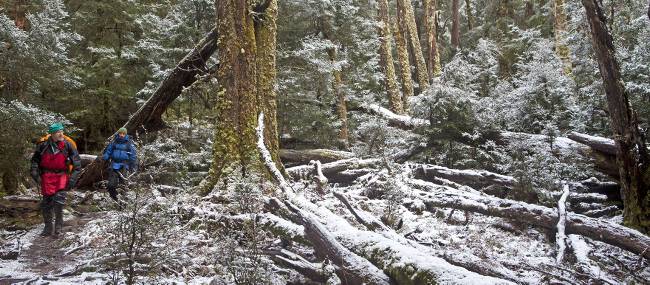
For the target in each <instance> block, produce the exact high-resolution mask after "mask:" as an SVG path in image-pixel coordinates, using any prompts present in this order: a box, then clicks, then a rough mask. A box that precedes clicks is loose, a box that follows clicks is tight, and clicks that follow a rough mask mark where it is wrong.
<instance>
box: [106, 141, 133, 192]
mask: <svg viewBox="0 0 650 285" xmlns="http://www.w3.org/2000/svg"><path fill="white" fill-rule="evenodd" d="M126 133H127V132H126V128H120V129H119V130H118V131H117V134H116V135H115V138H114V139H113V141H112V142H111V144H109V145H108V147H106V149H105V150H104V155H103V156H102V158H103V159H104V160H105V161H108V162H109V164H110V166H109V169H108V171H109V172H108V193H109V194H110V195H111V198H113V200H115V201H118V200H117V190H116V188H117V185H118V184H119V183H120V182H124V177H126V176H127V172H128V171H130V170H131V171H133V170H135V167H136V158H137V155H136V152H135V146H134V145H133V142H132V141H131V139H130V138H129V135H127V134H126Z"/></svg>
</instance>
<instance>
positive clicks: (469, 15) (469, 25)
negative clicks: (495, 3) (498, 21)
mask: <svg viewBox="0 0 650 285" xmlns="http://www.w3.org/2000/svg"><path fill="white" fill-rule="evenodd" d="M465 14H467V30H468V31H471V30H472V29H473V28H474V23H473V21H474V19H473V18H474V17H473V16H472V5H471V1H470V0H465Z"/></svg>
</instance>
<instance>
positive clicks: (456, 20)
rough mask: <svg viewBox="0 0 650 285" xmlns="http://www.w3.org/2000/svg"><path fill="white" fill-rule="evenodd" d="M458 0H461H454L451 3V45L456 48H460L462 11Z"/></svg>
mask: <svg viewBox="0 0 650 285" xmlns="http://www.w3.org/2000/svg"><path fill="white" fill-rule="evenodd" d="M458 1H459V0H452V3H451V13H452V21H451V45H452V46H453V47H454V49H459V48H460V13H459V11H458V9H459V8H458Z"/></svg>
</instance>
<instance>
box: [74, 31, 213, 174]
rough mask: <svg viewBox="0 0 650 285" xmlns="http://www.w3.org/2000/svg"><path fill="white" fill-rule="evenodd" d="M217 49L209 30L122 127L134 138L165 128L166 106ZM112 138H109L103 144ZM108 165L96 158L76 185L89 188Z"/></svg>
mask: <svg viewBox="0 0 650 285" xmlns="http://www.w3.org/2000/svg"><path fill="white" fill-rule="evenodd" d="M216 49H217V29H216V28H214V29H212V30H211V31H210V32H209V33H208V34H207V35H206V36H205V37H204V38H203V39H201V41H200V42H199V43H198V44H197V45H196V46H195V47H194V48H193V49H192V50H191V51H190V52H189V53H188V54H187V55H186V56H185V57H183V59H182V60H181V61H180V62H179V63H178V64H177V65H176V68H174V70H173V71H172V72H171V73H170V74H169V75H167V77H165V79H164V80H163V81H162V82H161V83H160V85H159V86H158V88H157V89H156V91H155V92H154V93H153V94H152V95H151V97H149V99H148V100H147V102H145V103H144V105H142V106H141V107H140V109H138V111H136V112H135V114H133V116H132V117H131V118H130V119H129V121H128V122H126V124H124V127H125V128H127V130H129V132H131V135H134V136H137V135H138V133H140V132H143V131H145V130H146V132H153V131H157V130H160V129H162V128H164V127H165V123H164V122H163V121H162V119H161V116H162V115H163V113H164V112H165V110H167V108H168V107H169V105H170V104H171V103H172V102H173V101H174V100H175V99H176V98H177V97H178V96H179V95H181V91H182V90H183V88H186V87H188V86H190V85H192V83H194V82H195V81H196V80H197V78H196V76H197V75H198V74H200V73H202V72H205V71H207V70H208V67H207V66H206V65H205V64H206V62H207V61H208V59H209V58H210V56H212V54H213V53H214V51H215V50H216ZM112 139H113V136H110V137H109V138H108V139H107V140H106V145H108V143H109V142H110V140H112ZM106 167H108V165H107V164H106V162H104V161H102V160H101V156H100V157H98V158H97V159H95V161H93V162H92V163H90V165H88V166H87V167H86V168H84V169H83V171H82V172H81V175H80V176H79V180H78V182H77V186H79V187H85V186H90V185H92V183H94V182H96V181H99V180H101V179H103V177H102V174H103V171H104V169H106Z"/></svg>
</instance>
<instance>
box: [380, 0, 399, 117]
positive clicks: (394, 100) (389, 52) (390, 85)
mask: <svg viewBox="0 0 650 285" xmlns="http://www.w3.org/2000/svg"><path fill="white" fill-rule="evenodd" d="M378 6H379V7H378V8H379V9H378V10H379V11H378V13H377V15H378V18H379V19H378V21H379V22H380V25H379V28H378V30H379V37H380V38H381V44H380V46H379V56H380V57H381V64H382V68H383V70H384V77H385V78H384V85H385V86H386V93H388V105H389V108H390V110H391V111H393V112H395V113H396V114H402V113H404V107H403V106H402V99H401V95H400V93H399V87H398V86H397V77H396V75H395V65H394V63H393V47H392V45H391V39H392V32H391V28H390V14H389V9H388V0H379V3H378Z"/></svg>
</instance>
